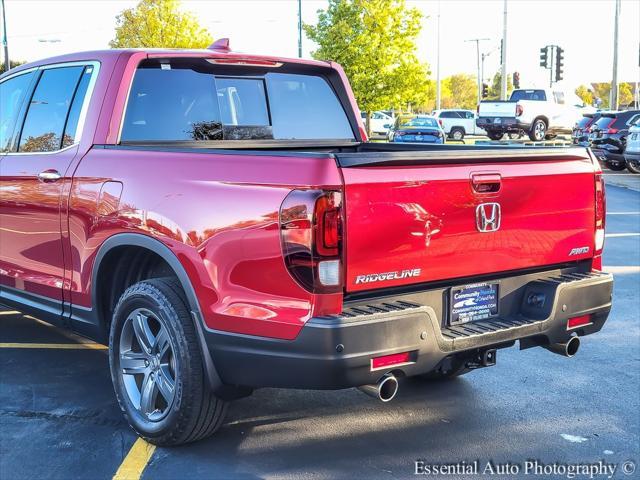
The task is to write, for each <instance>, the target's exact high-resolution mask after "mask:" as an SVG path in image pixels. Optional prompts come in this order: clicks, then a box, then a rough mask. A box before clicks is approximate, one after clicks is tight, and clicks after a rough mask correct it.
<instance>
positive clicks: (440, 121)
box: [438, 119, 442, 127]
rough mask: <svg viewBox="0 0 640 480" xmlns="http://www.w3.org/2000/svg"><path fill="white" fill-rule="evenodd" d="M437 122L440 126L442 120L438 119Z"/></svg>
mask: <svg viewBox="0 0 640 480" xmlns="http://www.w3.org/2000/svg"><path fill="white" fill-rule="evenodd" d="M438 123H439V124H440V126H441V127H442V120H440V119H438Z"/></svg>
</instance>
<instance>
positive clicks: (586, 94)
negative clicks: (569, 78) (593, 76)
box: [575, 85, 593, 105]
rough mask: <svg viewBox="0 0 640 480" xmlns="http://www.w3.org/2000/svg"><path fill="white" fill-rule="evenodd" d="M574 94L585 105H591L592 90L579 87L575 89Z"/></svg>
mask: <svg viewBox="0 0 640 480" xmlns="http://www.w3.org/2000/svg"><path fill="white" fill-rule="evenodd" d="M575 93H576V95H577V96H578V98H580V100H582V101H583V102H584V103H585V104H586V105H593V90H591V89H590V88H589V87H587V86H585V85H580V86H579V87H578V88H576V90H575Z"/></svg>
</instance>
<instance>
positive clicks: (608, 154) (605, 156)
mask: <svg viewBox="0 0 640 480" xmlns="http://www.w3.org/2000/svg"><path fill="white" fill-rule="evenodd" d="M591 150H592V151H593V154H594V155H595V156H596V158H597V159H598V160H600V161H601V162H605V163H611V164H613V165H621V166H622V165H624V164H625V159H624V155H623V154H622V153H620V152H619V151H618V150H617V149H616V150H610V149H607V148H598V147H592V148H591Z"/></svg>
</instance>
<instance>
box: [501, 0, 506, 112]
mask: <svg viewBox="0 0 640 480" xmlns="http://www.w3.org/2000/svg"><path fill="white" fill-rule="evenodd" d="M501 63H502V69H501V76H502V78H501V80H502V82H501V84H500V100H506V99H507V0H504V19H503V28H502V58H501Z"/></svg>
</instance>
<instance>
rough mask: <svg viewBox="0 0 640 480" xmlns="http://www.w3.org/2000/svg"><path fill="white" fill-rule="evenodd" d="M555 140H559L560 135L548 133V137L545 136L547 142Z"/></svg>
mask: <svg viewBox="0 0 640 480" xmlns="http://www.w3.org/2000/svg"><path fill="white" fill-rule="evenodd" d="M555 138H558V135H556V134H555V133H548V134H547V135H545V137H544V139H545V140H553V139H555Z"/></svg>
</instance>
